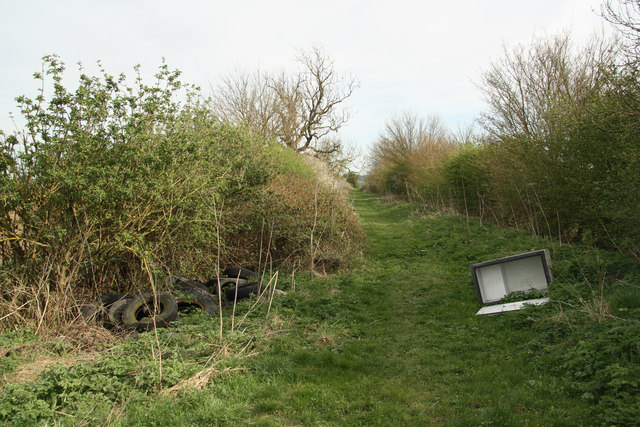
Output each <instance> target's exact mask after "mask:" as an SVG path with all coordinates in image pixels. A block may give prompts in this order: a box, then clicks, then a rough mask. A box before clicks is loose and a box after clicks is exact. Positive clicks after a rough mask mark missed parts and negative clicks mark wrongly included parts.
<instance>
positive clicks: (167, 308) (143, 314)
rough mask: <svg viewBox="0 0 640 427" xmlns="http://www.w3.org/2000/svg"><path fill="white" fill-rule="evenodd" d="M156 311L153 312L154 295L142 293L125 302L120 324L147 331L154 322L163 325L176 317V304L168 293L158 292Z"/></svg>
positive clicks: (159, 325)
mask: <svg viewBox="0 0 640 427" xmlns="http://www.w3.org/2000/svg"><path fill="white" fill-rule="evenodd" d="M157 302H158V311H157V312H156V313H154V312H153V303H154V297H153V295H152V294H142V295H140V296H138V297H136V298H134V299H132V300H131V301H129V302H127V304H126V305H125V306H124V309H123V310H122V324H123V325H124V326H125V327H127V328H135V329H137V330H139V331H148V330H149V329H152V328H153V326H154V324H155V326H156V327H164V326H167V325H168V324H169V322H171V321H172V320H175V319H176V318H177V317H178V304H177V303H176V300H175V298H174V297H172V296H171V295H169V294H158V295H157Z"/></svg>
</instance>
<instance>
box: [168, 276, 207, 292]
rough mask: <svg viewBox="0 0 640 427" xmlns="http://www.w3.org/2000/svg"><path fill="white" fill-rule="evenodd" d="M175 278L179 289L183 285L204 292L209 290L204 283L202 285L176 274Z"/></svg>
mask: <svg viewBox="0 0 640 427" xmlns="http://www.w3.org/2000/svg"><path fill="white" fill-rule="evenodd" d="M173 277H174V283H175V285H176V286H177V287H180V286H181V285H191V286H195V287H197V288H200V289H202V290H203V291H206V290H207V286H206V285H205V284H204V283H200V282H198V281H196V280H189V279H187V278H186V277H183V276H181V275H180V274H179V273H174V274H173Z"/></svg>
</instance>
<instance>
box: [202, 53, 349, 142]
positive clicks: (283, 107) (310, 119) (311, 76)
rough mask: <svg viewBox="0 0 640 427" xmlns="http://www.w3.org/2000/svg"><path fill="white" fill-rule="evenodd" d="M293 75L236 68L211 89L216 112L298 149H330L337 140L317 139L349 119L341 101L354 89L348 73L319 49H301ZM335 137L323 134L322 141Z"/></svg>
mask: <svg viewBox="0 0 640 427" xmlns="http://www.w3.org/2000/svg"><path fill="white" fill-rule="evenodd" d="M297 62H298V63H299V64H300V65H301V70H300V71H299V72H297V73H295V74H293V75H291V74H288V73H286V72H284V71H283V72H281V73H279V74H260V73H255V74H253V75H247V74H242V73H237V72H236V74H234V75H232V76H230V77H228V78H226V79H224V80H223V82H222V84H221V85H219V86H218V87H217V88H216V89H214V94H213V98H214V103H215V107H214V108H215V112H216V113H217V115H218V117H220V118H221V119H222V120H225V121H229V122H232V123H236V124H239V123H242V124H245V125H248V126H250V127H252V128H255V129H256V130H258V131H259V132H261V133H263V134H265V135H267V136H269V137H272V138H276V139H278V140H279V141H280V142H281V143H282V144H284V145H286V146H287V147H289V148H291V149H292V150H295V151H297V152H305V151H312V152H316V153H333V152H338V151H339V150H340V146H339V144H326V143H323V144H321V143H320V141H323V140H325V139H326V138H325V137H329V136H331V135H333V134H335V133H337V132H338V130H339V129H340V128H341V127H342V126H343V125H344V124H345V123H346V122H347V120H348V119H349V112H348V109H347V108H346V106H345V105H344V101H345V100H346V99H347V98H349V97H350V96H351V95H352V94H353V91H354V90H355V89H356V87H357V85H358V83H357V81H356V80H355V79H353V78H348V77H346V76H344V75H341V74H338V73H337V72H336V70H335V68H334V63H333V60H331V59H330V58H329V57H328V56H327V55H326V54H325V53H324V52H323V51H322V50H320V49H319V48H313V49H312V50H311V51H308V52H307V51H302V52H300V54H299V56H298V58H297ZM331 140H332V141H339V140H337V139H327V141H331Z"/></svg>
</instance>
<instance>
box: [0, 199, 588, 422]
mask: <svg viewBox="0 0 640 427" xmlns="http://www.w3.org/2000/svg"><path fill="white" fill-rule="evenodd" d="M353 202H354V205H355V207H356V209H357V211H358V212H359V214H360V217H361V222H362V224H363V226H364V227H365V229H366V232H367V235H368V243H367V250H366V252H365V254H364V256H363V263H362V265H361V266H360V267H358V268H357V269H355V270H354V271H352V272H350V273H349V274H340V275H336V276H332V277H330V278H326V279H311V278H304V279H302V278H301V279H299V280H298V283H297V288H296V292H289V294H288V295H287V296H283V297H278V299H277V300H276V304H275V305H274V308H273V312H274V313H276V314H275V315H272V317H271V318H270V319H269V323H268V325H265V326H264V327H261V326H257V328H256V329H252V328H255V325H263V324H264V322H265V320H264V313H256V315H255V316H253V320H251V319H250V320H251V321H252V322H254V323H252V324H253V325H254V326H253V327H252V328H247V331H248V332H244V333H245V334H254V335H252V337H251V338H250V339H249V340H248V341H247V338H246V335H243V333H242V332H240V331H236V332H235V333H231V334H228V335H226V338H225V339H226V340H228V341H234V340H236V341H237V342H238V343H239V345H238V346H237V348H238V349H239V348H244V347H247V348H248V350H247V353H250V352H251V351H253V350H255V353H256V355H255V356H253V357H247V358H236V359H234V358H233V357H231V358H229V359H227V360H223V363H222V364H221V365H219V366H218V365H216V367H217V368H219V371H220V372H219V373H220V375H217V376H213V377H212V378H211V380H210V381H209V383H208V385H206V386H205V387H204V388H203V389H202V390H196V389H184V390H183V391H180V392H178V393H174V394H170V395H166V394H163V393H159V394H158V393H157V391H156V390H153V389H149V387H148V386H143V385H142V384H154V383H153V381H154V380H153V375H156V374H157V371H158V364H157V363H156V362H155V361H154V360H155V359H153V358H151V354H152V353H153V351H154V350H153V349H154V346H155V338H154V337H153V333H146V334H141V335H140V336H139V337H137V339H136V340H127V341H126V342H124V343H123V344H122V346H120V347H118V346H116V347H114V349H113V350H110V356H109V357H110V359H97V360H95V361H94V362H92V363H90V364H84V365H79V366H77V367H74V368H72V369H71V370H69V369H67V368H61V369H58V371H54V372H53V373H50V374H48V375H49V376H48V378H49V379H48V380H47V379H46V378H45V379H44V380H43V381H44V382H41V383H36V384H35V385H34V386H33V387H32V388H31V389H29V390H30V391H28V392H27V391H25V390H26V389H16V390H18V391H16V392H15V393H13V394H9V395H7V396H9V397H8V398H7V399H8V400H7V399H5V402H9V401H10V402H12V403H10V405H14V407H15V405H18V404H21V405H24V408H25V409H22V410H32V409H30V408H33V405H31V404H30V403H29V401H28V400H29V399H33V396H34V395H35V396H40V399H41V400H38V401H35V400H34V402H36V403H38V405H44V407H39V408H40V409H38V410H39V411H40V412H41V413H42V412H46V411H47V409H46V405H49V406H51V407H53V406H52V405H53V404H52V403H51V402H52V401H53V402H54V403H55V404H56V405H60V402H61V401H68V402H69V403H64V405H66V406H57V408H58V409H57V412H55V413H53V412H49V413H51V414H53V415H51V417H53V419H54V420H55V422H56V423H59V424H60V425H77V424H79V423H80V424H82V423H87V424H90V425H102V424H115V425H136V426H144V425H149V426H152V425H172V426H179V425H185V426H186V425H262V426H281V425H285V426H312V425H313V426H315V425H320V426H355V425H367V426H369V425H374V426H375V425H379V426H398V425H407V426H422V425H459V426H470V425H474V426H475V425H499V426H520V425H522V426H524V425H540V426H550V425H554V426H555V425H589V424H590V419H589V409H588V408H587V407H586V405H585V403H584V401H581V400H578V399H576V398H570V397H568V396H567V395H566V394H565V393H564V392H563V390H564V387H563V383H562V382H561V380H560V379H558V378H555V377H554V376H553V375H552V374H551V370H550V369H549V366H548V365H547V364H546V362H545V360H546V359H545V357H544V355H545V350H544V349H545V345H544V334H545V333H546V332H545V331H548V329H549V328H548V325H547V327H546V328H540V327H539V326H540V324H541V323H544V319H545V318H547V317H549V316H550V315H551V314H552V313H553V311H552V308H550V307H548V306H547V307H536V308H530V309H527V310H524V311H522V312H515V313H506V314H503V315H498V316H491V317H477V316H475V312H476V311H477V309H478V308H479V306H478V304H477V301H476V296H475V291H474V289H473V285H472V284H471V280H470V273H469V265H470V264H473V263H475V262H480V261H484V260H487V259H492V258H496V257H500V256H506V255H510V254H514V253H518V252H525V251H529V250H533V249H539V248H542V247H545V245H546V244H547V243H545V242H538V241H536V240H535V239H533V238H532V237H531V236H529V235H528V234H526V233H522V232H518V231H514V230H506V229H501V228H496V227H490V226H486V225H482V224H479V223H477V222H474V221H467V220H466V219H465V218H462V217H454V216H442V215H438V214H436V213H428V212H427V213H424V212H423V213H420V212H416V211H415V210H414V209H415V208H413V207H411V206H410V205H407V204H405V203H383V202H381V201H380V199H379V198H377V197H375V196H372V195H369V194H366V193H363V192H361V191H355V192H354V193H353ZM545 310H546V311H545ZM229 314H230V313H228V312H227V311H225V322H228V319H229ZM207 322H208V323H207ZM227 326H228V325H227ZM252 330H255V331H257V332H255V333H254V332H252ZM200 337H203V338H206V339H208V340H209V341H205V340H202V339H200ZM216 337H217V319H212V318H208V317H207V316H200V317H194V318H193V319H191V320H190V319H186V320H185V321H184V322H183V323H178V324H177V325H176V327H175V328H172V329H169V330H163V331H162V332H160V333H159V340H160V344H161V346H162V348H163V352H164V355H163V363H162V367H163V375H162V386H161V387H160V388H163V389H165V390H166V389H167V388H168V387H170V386H172V385H174V384H176V383H177V382H178V381H179V380H181V379H185V378H189V377H191V376H192V375H194V374H195V373H197V372H199V371H201V370H202V369H203V368H204V367H205V360H208V359H209V355H210V354H211V348H216V347H215V342H216ZM245 343H247V344H246V345H245ZM250 343H255V346H254V347H250V346H249V344H250ZM212 346H213V347H212ZM252 349H253V350H252ZM145 360H146V362H144V361H145ZM143 362H144V363H146V365H145V364H144V363H143ZM208 366H211V365H208ZM225 367H228V368H233V369H234V370H233V371H232V372H233V373H231V374H225V373H224V368H225ZM56 372H57V373H56ZM98 378H100V379H98ZM51 381H56V383H55V384H54V385H53V386H52V385H51ZM87 381H89V382H90V383H91V384H89V383H88V382H87ZM103 381H104V382H105V384H106V383H107V382H109V387H110V388H103V386H102V382H103ZM127 381H128V383H127ZM95 383H99V384H100V386H98V387H96V384H95ZM38 384H39V385H38ZM45 385H46V386H45ZM39 387H40V388H39ZM105 387H106V386H105ZM43 388H46V390H48V391H47V393H49V394H46V395H45V394H44V393H45V392H44V391H40V390H41V389H43ZM20 390H22V391H20ZM89 391H90V392H91V393H93V394H92V395H89V394H88V393H89ZM21 393H22V394H21ZM28 393H31V394H28ZM51 393H53V395H52V394H51ZM21 396H24V398H22V397H21ZM109 396H116V398H115V400H114V398H113V397H109ZM11 399H13V400H11ZM52 399H53V400H52ZM74 399H75V400H74ZM83 399H84V400H83ZM96 399H102V400H96ZM41 402H43V403H41ZM2 405H3V401H2V399H0V412H1V411H2V409H3V406H2ZM5 408H7V407H5ZM74 411H75V412H74ZM61 414H62V415H61ZM44 419H47V418H40V421H39V422H37V423H35V424H43V421H42V420H44ZM49 420H50V418H49ZM9 424H11V423H9ZM47 424H51V422H47Z"/></svg>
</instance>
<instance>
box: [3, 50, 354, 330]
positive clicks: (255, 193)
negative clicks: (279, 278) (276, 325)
mask: <svg viewBox="0 0 640 427" xmlns="http://www.w3.org/2000/svg"><path fill="white" fill-rule="evenodd" d="M44 65H45V67H44V69H45V70H46V71H45V73H44V74H39V73H36V75H35V77H36V79H38V80H40V81H41V83H40V84H41V86H42V87H43V90H42V91H41V93H40V94H39V95H38V96H36V97H35V98H34V99H31V98H28V97H25V96H22V97H19V98H17V100H18V103H19V105H20V107H21V112H22V114H23V116H24V118H25V120H26V128H25V131H24V132H23V133H22V134H20V135H9V136H5V135H4V134H2V135H1V136H0V190H2V191H1V194H2V196H1V198H0V233H1V237H2V238H1V240H0V250H1V251H2V261H1V262H2V264H1V268H0V283H2V285H1V286H2V288H1V289H0V300H1V301H2V302H3V304H0V305H2V306H3V307H5V308H3V309H0V317H2V318H5V317H6V318H7V319H8V321H18V322H24V321H25V320H26V319H27V318H33V317H34V316H35V317H38V318H39V319H38V324H43V323H42V322H41V319H43V318H44V317H46V316H53V317H54V318H57V319H58V318H60V317H62V318H65V317H66V318H69V317H73V316H74V315H75V314H76V313H74V312H73V311H71V310H68V309H65V310H57V309H54V308H55V306H56V304H60V305H61V306H62V307H67V308H68V307H70V306H72V305H73V304H74V303H75V299H76V298H77V297H82V296H88V295H94V296H95V295H97V294H100V293H103V292H105V291H108V290H111V291H113V290H119V291H124V292H126V291H130V290H133V289H136V288H140V287H146V286H149V285H153V286H155V283H154V282H155V281H156V279H162V278H163V277H166V275H167V273H168V272H170V271H175V270H179V271H181V272H182V273H183V274H185V275H188V276H191V277H194V278H200V279H207V278H210V277H213V276H215V274H216V271H217V269H218V268H219V267H220V266H221V265H222V266H223V267H224V266H225V265H226V264H235V265H243V266H247V267H259V262H260V260H263V261H265V260H266V259H267V255H268V254H269V253H270V252H272V251H273V250H274V248H275V250H276V251H280V254H279V255H278V258H280V259H284V258H286V257H287V256H288V257H289V259H290V260H292V259H294V258H300V257H302V258H304V257H307V258H308V257H310V256H311V255H310V253H311V252H313V251H314V250H316V249H314V247H313V245H311V244H310V243H309V240H310V239H311V227H310V226H309V227H307V228H304V227H299V226H298V225H297V224H298V223H299V222H300V221H298V219H299V218H308V217H309V215H310V213H311V212H316V213H317V214H318V216H319V218H321V220H320V221H317V219H318V218H316V223H319V224H322V223H323V221H330V222H331V221H333V223H332V227H333V228H334V231H333V234H335V235H337V234H340V233H347V235H348V234H349V233H352V232H356V234H357V230H356V228H355V226H353V221H352V220H351V219H350V218H351V216H353V213H352V211H351V210H350V208H349V207H348V206H346V205H344V204H340V203H338V202H336V203H334V202H333V201H332V200H333V199H332V198H333V197H334V196H335V195H333V194H329V193H322V194H321V195H320V198H328V200H325V199H322V200H321V202H320V203H327V204H330V205H331V206H333V207H334V208H335V209H336V210H341V212H339V213H335V212H333V213H329V212H324V211H317V210H315V209H314V205H313V203H311V204H309V203H307V204H304V205H300V206H297V207H296V210H291V211H288V212H287V213H286V215H284V214H283V215H280V216H272V215H271V214H272V213H273V212H274V211H275V212H277V211H278V209H280V208H279V207H278V206H279V205H280V200H281V198H282V195H281V194H277V192H274V190H273V188H272V187H273V184H272V183H273V182H275V181H274V180H277V182H278V183H280V182H282V177H283V176H288V177H293V178H292V179H290V180H288V181H286V183H285V184H284V186H285V187H295V186H297V185H299V184H300V183H307V182H313V181H314V179H315V177H314V174H313V172H312V171H311V170H310V169H309V168H308V167H306V166H305V165H304V164H303V163H302V162H300V161H299V159H296V157H295V155H294V154H293V153H289V152H287V151H284V150H283V149H282V148H281V147H279V146H275V145H274V144H273V143H271V142H269V141H266V140H264V139H260V138H257V137H256V136H255V134H253V133H251V132H250V131H248V130H245V129H242V128H238V127H233V126H230V125H227V124H224V123H221V122H220V121H219V120H217V118H216V117H214V116H213V114H212V113H211V109H210V108H209V107H210V106H209V104H208V103H207V101H206V100H204V99H203V98H202V97H201V96H200V94H199V92H198V90H197V89H196V88H194V87H192V86H185V85H183V84H182V83H181V82H180V80H179V74H180V73H179V71H171V70H169V68H168V67H167V66H166V64H163V65H162V66H161V67H160V69H159V71H158V73H157V74H156V76H155V77H156V80H155V82H154V83H153V84H151V85H147V84H145V83H143V81H142V79H140V78H138V79H136V81H135V83H134V84H133V85H132V86H129V85H127V80H126V77H125V76H124V75H120V76H118V77H114V76H111V75H109V74H107V73H106V72H104V71H102V73H101V75H100V76H97V77H90V76H87V75H85V74H82V75H81V77H80V82H79V85H78V87H77V89H75V91H69V90H67V89H66V88H65V87H64V86H63V85H62V77H63V72H64V64H63V63H62V62H61V61H60V59H59V58H58V57H56V56H48V57H45V58H44ZM51 86H52V87H51ZM49 90H51V93H50V94H49V92H48V91H49ZM278 185H280V186H282V185H281V184H278ZM305 185H306V184H305ZM311 186H313V184H311ZM274 206H277V207H278V208H274ZM323 215H329V216H330V217H327V218H324V216H323ZM280 221H283V223H282V224H281V223H280ZM345 227H347V228H346V229H345ZM323 231H324V230H323ZM329 236H331V233H326V232H325V233H321V234H317V235H316V236H314V238H315V241H316V245H317V244H320V245H324V244H326V245H328V246H331V243H329V242H326V243H325V241H324V239H325V237H326V238H327V239H335V237H329ZM270 239H271V241H272V242H273V243H274V245H275V244H276V243H278V242H280V241H288V242H290V243H291V244H290V245H288V246H273V247H272V246H270V245H269V241H270ZM345 241H346V242H350V240H349V239H345ZM340 248H341V249H342V250H344V251H345V253H348V252H353V250H354V248H352V247H349V246H348V245H344V244H343V245H341V246H340ZM260 251H262V253H261V252H260ZM284 251H288V254H287V256H285V255H284ZM55 297H58V298H59V300H56V298H55ZM60 313H64V314H60ZM7 315H9V316H7ZM59 320H60V319H59ZM52 323H55V322H52V321H51V319H49V320H48V321H47V322H45V324H52Z"/></svg>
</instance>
